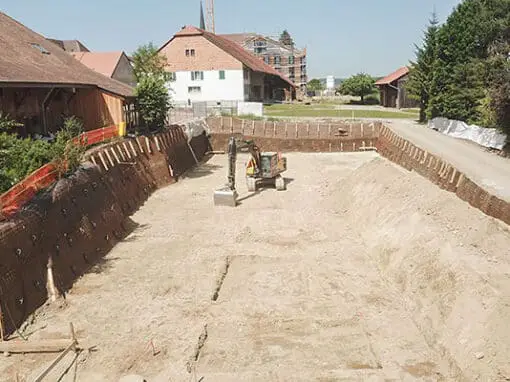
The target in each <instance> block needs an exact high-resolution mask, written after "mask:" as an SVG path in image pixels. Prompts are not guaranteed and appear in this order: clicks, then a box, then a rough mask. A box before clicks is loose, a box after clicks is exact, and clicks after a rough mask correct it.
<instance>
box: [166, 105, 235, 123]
mask: <svg viewBox="0 0 510 382" xmlns="http://www.w3.org/2000/svg"><path fill="white" fill-rule="evenodd" d="M221 115H223V116H235V115H237V101H218V102H213V101H195V102H174V103H173V107H172V109H170V111H169V112H168V117H167V123H168V124H169V125H171V124H175V123H183V122H187V121H189V120H191V119H196V118H207V117H210V116H221Z"/></svg>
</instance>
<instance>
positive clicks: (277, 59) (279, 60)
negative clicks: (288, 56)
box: [274, 56, 282, 65]
mask: <svg viewBox="0 0 510 382" xmlns="http://www.w3.org/2000/svg"><path fill="white" fill-rule="evenodd" d="M281 61H282V59H281V57H280V56H274V64H275V65H280V63H281Z"/></svg>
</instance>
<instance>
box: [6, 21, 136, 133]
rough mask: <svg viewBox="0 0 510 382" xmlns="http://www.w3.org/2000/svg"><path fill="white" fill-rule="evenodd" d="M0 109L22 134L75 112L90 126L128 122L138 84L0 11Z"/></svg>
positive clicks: (46, 128)
mask: <svg viewBox="0 0 510 382" xmlns="http://www.w3.org/2000/svg"><path fill="white" fill-rule="evenodd" d="M0 51H1V52H2V55H0V111H2V112H3V113H4V114H8V115H9V116H10V117H11V118H14V119H16V120H17V121H18V122H20V123H21V124H22V127H21V128H20V129H19V134H20V135H22V136H31V135H34V134H40V135H47V134H49V133H52V132H55V131H57V130H58V129H59V127H60V126H61V125H62V121H63V118H65V117H66V116H70V115H74V116H77V117H78V118H80V119H81V120H82V121H83V125H84V128H85V129H86V130H93V129H97V128H99V127H102V126H109V125H113V124H120V123H123V122H125V117H124V112H123V107H124V105H126V103H128V102H130V101H131V100H132V97H133V88H132V87H131V86H128V85H126V84H124V83H121V82H119V81H116V80H114V79H111V78H108V77H106V76H104V75H102V74H100V73H97V72H95V71H94V70H92V69H89V68H87V67H86V66H85V65H83V64H81V63H80V62H79V61H78V60H76V59H75V58H73V57H72V56H71V55H70V54H69V53H67V52H66V51H64V50H62V49H61V48H60V47H59V46H58V45H56V44H55V43H54V42H51V41H49V40H47V39H46V38H44V37H43V36H41V35H39V34H37V33H36V32H34V31H32V30H30V29H28V28H27V27H25V26H24V25H22V24H21V23H19V22H17V21H16V20H14V19H12V18H10V17H9V16H7V15H6V14H5V13H2V12H0Z"/></svg>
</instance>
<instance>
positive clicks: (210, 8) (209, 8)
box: [205, 0, 215, 33]
mask: <svg viewBox="0 0 510 382" xmlns="http://www.w3.org/2000/svg"><path fill="white" fill-rule="evenodd" d="M205 12H206V16H205V17H206V21H205V22H206V29H207V31H209V32H212V33H215V28H214V0H205Z"/></svg>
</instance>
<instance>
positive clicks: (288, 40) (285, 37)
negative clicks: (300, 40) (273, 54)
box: [280, 29, 294, 48]
mask: <svg viewBox="0 0 510 382" xmlns="http://www.w3.org/2000/svg"><path fill="white" fill-rule="evenodd" d="M280 42H281V43H282V44H283V45H285V46H289V47H291V48H293V47H294V40H293V39H292V37H291V36H290V33H289V32H288V31H287V29H285V30H284V31H283V32H282V34H281V35H280Z"/></svg>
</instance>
